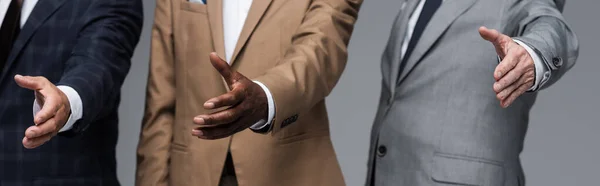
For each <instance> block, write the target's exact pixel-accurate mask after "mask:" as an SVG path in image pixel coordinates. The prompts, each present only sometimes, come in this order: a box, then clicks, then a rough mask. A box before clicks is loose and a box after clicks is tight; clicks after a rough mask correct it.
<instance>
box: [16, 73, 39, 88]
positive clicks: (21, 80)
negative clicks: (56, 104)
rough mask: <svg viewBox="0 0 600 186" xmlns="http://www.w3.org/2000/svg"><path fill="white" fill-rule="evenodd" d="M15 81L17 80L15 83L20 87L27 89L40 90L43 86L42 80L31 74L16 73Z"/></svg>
mask: <svg viewBox="0 0 600 186" xmlns="http://www.w3.org/2000/svg"><path fill="white" fill-rule="evenodd" d="M15 82H17V84H18V85H19V86H20V87H23V88H26V89H29V90H36V91H37V90H40V89H42V88H43V87H44V81H43V80H42V79H40V78H37V77H31V76H22V75H18V74H17V75H16V76H15Z"/></svg>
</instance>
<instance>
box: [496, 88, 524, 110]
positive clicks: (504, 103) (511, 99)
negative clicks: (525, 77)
mask: <svg viewBox="0 0 600 186" xmlns="http://www.w3.org/2000/svg"><path fill="white" fill-rule="evenodd" d="M530 87H531V84H530V83H525V84H522V85H521V86H519V88H517V90H515V91H513V92H512V93H511V94H510V96H509V97H508V98H506V99H505V100H503V101H501V102H500V105H501V106H502V108H507V107H508V106H510V105H511V104H512V103H513V102H514V101H515V100H516V99H517V98H518V97H519V96H521V94H523V93H525V91H527V90H528V89H529V88H530Z"/></svg>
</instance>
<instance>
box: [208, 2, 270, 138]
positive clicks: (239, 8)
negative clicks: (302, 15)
mask: <svg viewBox="0 0 600 186" xmlns="http://www.w3.org/2000/svg"><path fill="white" fill-rule="evenodd" d="M197 1H199V0H197ZM208 3H210V0H209V2H208ZM251 6H252V0H223V33H224V36H225V37H224V39H225V43H224V44H225V59H226V61H227V62H228V63H231V57H232V55H233V52H234V50H235V47H236V45H237V43H238V39H239V37H240V33H241V32H242V28H244V23H245V22H246V17H248V12H250V7H251ZM254 83H256V84H258V85H259V86H260V87H261V88H262V89H263V90H264V91H265V94H266V95H267V102H268V105H269V114H268V116H267V118H265V119H262V120H260V121H258V122H257V123H255V124H254V125H252V126H250V128H252V129H255V130H258V129H262V128H264V127H266V126H268V125H269V124H270V123H271V122H272V121H273V117H275V104H274V102H273V96H272V95H271V91H269V88H267V87H266V86H265V85H264V84H262V83H260V82H258V81H254Z"/></svg>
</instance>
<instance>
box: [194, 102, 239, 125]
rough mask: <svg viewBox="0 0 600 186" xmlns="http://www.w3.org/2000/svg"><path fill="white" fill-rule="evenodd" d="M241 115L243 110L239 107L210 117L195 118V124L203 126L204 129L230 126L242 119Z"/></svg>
mask: <svg viewBox="0 0 600 186" xmlns="http://www.w3.org/2000/svg"><path fill="white" fill-rule="evenodd" d="M241 115H242V111H241V109H240V108H238V107H234V108H230V109H227V110H223V111H219V112H216V113H213V114H210V115H199V116H196V117H195V118H194V123H195V124H196V125H201V126H202V127H210V126H215V125H222V124H228V123H232V122H234V121H236V120H238V119H239V118H240V117H241Z"/></svg>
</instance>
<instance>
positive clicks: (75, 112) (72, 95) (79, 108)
mask: <svg viewBox="0 0 600 186" xmlns="http://www.w3.org/2000/svg"><path fill="white" fill-rule="evenodd" d="M57 88H58V89H60V91H62V92H63V93H64V94H65V95H66V96H67V99H69V104H70V105H71V115H70V116H69V119H68V120H67V123H66V124H65V125H64V126H63V127H62V128H61V129H60V130H59V131H58V132H64V131H68V130H70V129H71V128H73V124H75V122H77V120H79V119H81V117H82V116H83V104H82V103H81V97H80V96H79V93H77V91H75V89H73V88H71V87H69V86H57ZM41 109H42V106H41V105H39V104H38V102H37V99H36V100H33V115H34V116H35V115H36V114H37V113H38V112H40V110H41Z"/></svg>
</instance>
